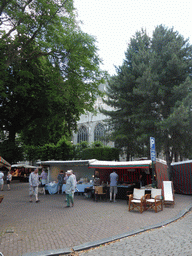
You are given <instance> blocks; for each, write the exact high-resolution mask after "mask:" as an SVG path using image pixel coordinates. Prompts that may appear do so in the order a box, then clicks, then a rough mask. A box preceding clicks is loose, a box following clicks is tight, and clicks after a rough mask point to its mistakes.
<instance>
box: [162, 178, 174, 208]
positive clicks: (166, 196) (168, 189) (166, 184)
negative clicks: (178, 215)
mask: <svg viewBox="0 0 192 256" xmlns="http://www.w3.org/2000/svg"><path fill="white" fill-rule="evenodd" d="M163 200H164V205H166V206H168V205H172V206H173V207H174V204H175V197H174V189H173V182H172V181H163Z"/></svg>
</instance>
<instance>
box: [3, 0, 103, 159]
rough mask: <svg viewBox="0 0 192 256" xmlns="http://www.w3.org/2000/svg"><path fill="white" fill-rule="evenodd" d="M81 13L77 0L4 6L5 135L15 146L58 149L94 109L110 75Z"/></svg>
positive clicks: (6, 2)
mask: <svg viewBox="0 0 192 256" xmlns="http://www.w3.org/2000/svg"><path fill="white" fill-rule="evenodd" d="M75 13H76V12H75V10H74V7H73V1H72V0H61V1H59V2H58V1H54V0H50V1H44V0H37V1H28V2H26V1H19V0H13V1H3V2H2V3H0V15H1V22H0V39H1V40H0V67H1V68H0V116H1V119H0V132H1V133H2V132H3V131H5V132H8V139H9V140H10V141H12V142H14V141H15V135H16V134H20V137H21V139H22V142H23V143H24V144H25V145H34V146H42V145H45V144H49V143H51V144H54V145H56V144H57V142H58V141H59V140H60V138H61V137H62V136H63V135H65V136H69V135H70V134H71V131H72V130H76V122H77V120H78V119H79V116H80V114H82V113H84V111H85V110H88V111H91V110H93V104H94V101H95V98H96V96H97V95H98V94H100V92H99V90H98V87H99V84H100V83H103V81H104V77H105V72H102V71H100V69H99V64H100V62H101V61H100V59H99V57H98V53H97V47H96V46H95V38H94V37H92V36H90V35H88V34H86V33H83V32H82V31H81V30H80V28H79V26H78V22H77V18H76V14H75ZM45 151H46V149H45ZM45 155H46V154H45ZM45 155H43V157H44V156H45Z"/></svg>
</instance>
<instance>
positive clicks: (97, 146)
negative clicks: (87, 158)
mask: <svg viewBox="0 0 192 256" xmlns="http://www.w3.org/2000/svg"><path fill="white" fill-rule="evenodd" d="M91 147H92V148H102V147H104V145H103V142H101V141H94V142H93V143H92V144H91Z"/></svg>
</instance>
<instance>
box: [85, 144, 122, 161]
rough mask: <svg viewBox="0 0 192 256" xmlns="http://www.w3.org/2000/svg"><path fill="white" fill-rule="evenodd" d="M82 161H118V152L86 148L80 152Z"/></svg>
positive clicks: (113, 149) (109, 149) (114, 149)
mask: <svg viewBox="0 0 192 256" xmlns="http://www.w3.org/2000/svg"><path fill="white" fill-rule="evenodd" d="M82 159H85V160H86V159H97V160H105V161H114V160H116V161H118V160H119V150H118V149H117V148H108V147H94V148H87V149H84V150H83V151H82Z"/></svg>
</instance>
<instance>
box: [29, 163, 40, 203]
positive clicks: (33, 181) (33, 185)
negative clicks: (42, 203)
mask: <svg viewBox="0 0 192 256" xmlns="http://www.w3.org/2000/svg"><path fill="white" fill-rule="evenodd" d="M38 186H39V174H38V168H37V169H35V171H34V172H32V173H31V174H30V175H29V196H30V200H29V202H30V203H32V195H33V194H34V195H35V199H36V203H38V202H39V199H38Z"/></svg>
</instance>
